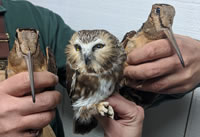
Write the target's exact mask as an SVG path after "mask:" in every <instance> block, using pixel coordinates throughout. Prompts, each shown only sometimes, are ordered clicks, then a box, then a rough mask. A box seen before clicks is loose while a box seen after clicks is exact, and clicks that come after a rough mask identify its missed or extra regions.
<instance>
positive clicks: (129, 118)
mask: <svg viewBox="0 0 200 137" xmlns="http://www.w3.org/2000/svg"><path fill="white" fill-rule="evenodd" d="M107 101H108V102H109V104H110V105H111V106H112V107H113V109H114V111H115V115H116V114H117V116H118V117H119V120H113V119H111V118H107V117H97V119H98V121H99V122H100V124H101V125H102V127H103V129H104V136H105V137H141V135H142V127H143V120H144V110H143V108H142V107H140V106H137V105H136V104H135V103H134V102H131V101H128V100H126V99H125V98H123V97H122V96H121V95H119V94H118V93H116V94H114V95H113V96H111V97H110V98H109V99H108V100H107Z"/></svg>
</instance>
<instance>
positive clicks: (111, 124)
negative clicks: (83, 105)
mask: <svg viewBox="0 0 200 137" xmlns="http://www.w3.org/2000/svg"><path fill="white" fill-rule="evenodd" d="M96 118H97V120H98V121H99V123H100V125H101V126H102V127H103V129H104V133H105V134H106V135H105V136H106V137H110V136H111V135H112V136H113V135H117V133H118V132H119V129H121V125H120V124H119V123H117V122H116V121H115V120H113V119H111V118H108V117H102V116H97V117H96ZM118 135H119V134H118Z"/></svg>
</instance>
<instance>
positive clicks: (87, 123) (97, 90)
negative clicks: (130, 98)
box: [65, 30, 126, 134]
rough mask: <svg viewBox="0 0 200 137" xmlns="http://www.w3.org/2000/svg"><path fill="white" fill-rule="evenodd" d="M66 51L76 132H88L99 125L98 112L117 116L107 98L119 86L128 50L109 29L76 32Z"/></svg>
mask: <svg viewBox="0 0 200 137" xmlns="http://www.w3.org/2000/svg"><path fill="white" fill-rule="evenodd" d="M65 53H66V56H67V63H66V64H67V65H66V70H67V71H66V75H67V76H66V78H67V79H66V84H67V91H68V94H69V97H70V99H71V103H72V107H73V110H74V132H75V133H77V134H85V133H88V132H90V131H91V130H92V129H93V128H95V127H96V126H97V120H96V118H95V116H97V115H101V116H107V117H110V118H114V111H113V109H112V107H111V106H110V105H109V103H108V102H106V101H105V99H107V98H108V97H109V96H111V95H112V94H113V93H114V92H116V91H118V89H119V83H120V80H121V79H122V77H123V64H124V61H125V60H126V54H125V51H124V49H123V47H122V46H121V45H120V42H119V40H118V39H117V38H116V37H115V36H114V35H112V34H111V33H109V32H108V31H106V30H81V31H78V32H75V33H74V34H73V36H72V38H71V40H70V42H69V44H68V45H67V46H66V51H65Z"/></svg>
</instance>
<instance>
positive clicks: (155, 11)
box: [150, 4, 175, 30]
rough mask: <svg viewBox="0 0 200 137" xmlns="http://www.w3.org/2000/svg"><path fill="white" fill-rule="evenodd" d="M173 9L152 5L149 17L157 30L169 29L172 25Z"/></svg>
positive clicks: (171, 7) (168, 6)
mask: <svg viewBox="0 0 200 137" xmlns="http://www.w3.org/2000/svg"><path fill="white" fill-rule="evenodd" d="M174 16H175V9H174V7H173V6H171V5H167V4H154V5H153V6H152V9H151V15H150V17H151V18H152V20H153V22H154V23H155V27H156V29H157V30H160V29H163V28H170V27H171V26H172V24H173V19H174Z"/></svg>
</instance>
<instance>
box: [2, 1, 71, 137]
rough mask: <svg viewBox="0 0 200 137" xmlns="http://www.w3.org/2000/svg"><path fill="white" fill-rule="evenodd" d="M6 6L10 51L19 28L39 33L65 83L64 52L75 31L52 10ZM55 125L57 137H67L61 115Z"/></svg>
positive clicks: (24, 4)
mask: <svg viewBox="0 0 200 137" xmlns="http://www.w3.org/2000/svg"><path fill="white" fill-rule="evenodd" d="M2 3H3V6H0V14H4V15H5V24H6V31H7V32H8V33H9V36H10V39H9V41H10V43H9V46H10V49H11V48H12V46H13V43H14V40H15V34H16V29H17V28H34V29H37V30H39V32H40V39H39V42H40V46H41V49H42V51H43V53H44V54H45V48H46V46H49V47H50V48H51V49H52V51H53V52H54V54H55V57H56V64H57V66H58V75H59V79H60V82H61V83H65V79H64V78H65V76H63V74H65V73H64V71H65V62H66V57H65V53H64V49H65V46H66V45H67V44H68V41H69V39H70V38H71V36H72V34H73V33H74V31H73V30H72V29H71V28H70V27H69V26H68V25H66V24H65V23H64V21H63V20H62V19H61V17H60V16H58V15H57V14H55V13H53V12H52V11H50V10H48V9H45V8H42V7H39V6H34V5H32V4H31V3H30V2H27V1H22V0H21V1H16V0H2ZM51 125H52V127H53V129H54V132H55V133H56V135H57V137H64V132H63V127H62V122H61V120H60V118H59V115H58V113H57V115H56V118H55V119H54V120H53V121H52V124H51Z"/></svg>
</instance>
